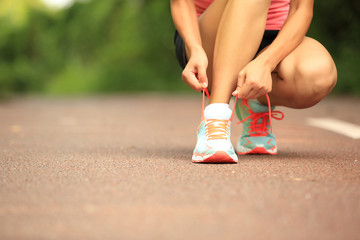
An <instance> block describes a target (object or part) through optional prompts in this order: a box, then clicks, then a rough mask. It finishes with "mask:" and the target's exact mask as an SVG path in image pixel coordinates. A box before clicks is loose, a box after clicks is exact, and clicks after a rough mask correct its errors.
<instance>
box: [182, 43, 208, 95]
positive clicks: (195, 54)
mask: <svg viewBox="0 0 360 240" xmlns="http://www.w3.org/2000/svg"><path fill="white" fill-rule="evenodd" d="M207 67H208V58H207V56H206V53H205V51H204V49H203V48H199V49H197V50H195V51H191V53H190V58H189V61H188V63H187V65H186V67H185V69H184V71H183V72H182V80H183V81H184V82H185V83H186V84H187V85H189V86H190V87H191V88H192V89H194V90H195V91H199V92H200V91H201V90H203V89H204V88H207V86H208V79H207V75H206V69H207Z"/></svg>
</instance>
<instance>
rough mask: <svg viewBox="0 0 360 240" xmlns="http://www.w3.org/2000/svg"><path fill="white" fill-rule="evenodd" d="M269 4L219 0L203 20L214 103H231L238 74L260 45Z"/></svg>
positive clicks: (239, 0) (268, 2)
mask: <svg viewBox="0 0 360 240" xmlns="http://www.w3.org/2000/svg"><path fill="white" fill-rule="evenodd" d="M269 4H270V1H269V0H266V1H264V0H253V1H248V0H215V1H214V2H213V3H212V4H211V6H210V7H209V8H208V9H207V10H206V11H205V13H204V14H203V15H202V16H201V17H200V20H199V24H200V33H201V37H202V41H203V47H204V49H205V51H206V53H207V55H208V59H209V67H208V71H207V73H208V78H209V89H210V90H211V99H210V103H228V102H229V100H230V98H231V93H232V92H233V91H234V89H235V86H236V82H237V76H238V73H239V72H240V70H241V69H242V68H243V67H244V66H245V65H246V64H247V63H249V62H250V61H251V60H252V58H253V57H254V55H255V53H256V51H257V49H258V47H259V45H260V42H261V39H262V36H263V33H264V29H265V23H266V16H267V11H268V8H269Z"/></svg>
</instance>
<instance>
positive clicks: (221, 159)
mask: <svg viewBox="0 0 360 240" xmlns="http://www.w3.org/2000/svg"><path fill="white" fill-rule="evenodd" d="M192 161H193V162H194V163H237V161H236V160H234V159H232V158H231V157H230V156H229V155H228V154H227V153H226V152H223V151H218V152H216V153H214V154H213V155H211V156H210V157H208V158H205V159H202V160H192Z"/></svg>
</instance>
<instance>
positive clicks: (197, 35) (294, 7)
mask: <svg viewBox="0 0 360 240" xmlns="http://www.w3.org/2000/svg"><path fill="white" fill-rule="evenodd" d="M313 4H314V0H291V1H290V0H171V12H172V16H173V20H174V24H175V27H176V29H177V32H176V35H175V45H176V52H177V57H178V60H179V62H180V64H181V65H182V67H183V68H184V71H183V73H182V78H183V80H184V81H185V82H186V83H187V84H188V85H189V86H190V87H191V88H193V89H194V90H197V91H202V90H204V91H203V92H206V90H209V92H211V96H210V104H209V105H208V106H206V108H205V109H204V111H203V119H202V121H201V123H200V126H199V129H198V140H197V144H196V147H195V149H194V153H193V157H192V159H193V162H237V155H236V154H235V151H234V149H233V146H232V144H231V142H230V123H231V120H232V115H233V113H232V112H233V111H232V110H231V109H230V108H229V101H230V98H231V96H232V95H233V96H236V97H238V98H239V99H242V101H238V105H237V106H236V112H237V114H238V117H239V118H240V120H242V122H243V123H244V126H243V127H244V129H243V133H242V136H241V137H240V138H239V141H238V143H237V145H236V151H237V153H238V154H276V153H277V147H276V142H275V137H274V135H273V134H272V133H271V126H269V125H270V123H271V117H275V118H278V119H281V118H282V116H280V117H276V113H274V112H273V113H268V108H267V104H268V101H267V97H270V99H269V100H271V104H272V107H271V109H273V108H274V106H285V107H290V108H307V107H311V106H313V105H315V104H316V103H318V102H319V101H320V100H321V99H323V98H324V97H325V96H327V95H328V94H329V93H330V91H331V90H332V88H333V87H334V86H335V84H336V80H337V72H336V67H335V64H334V61H333V60H332V58H331V56H330V54H329V53H328V51H327V50H326V49H325V48H324V47H323V46H322V45H321V44H320V43H319V42H317V41H316V40H314V39H312V38H309V37H306V36H305V34H306V32H307V30H308V28H309V26H310V22H311V19H312V15H313ZM267 94H268V95H267ZM269 105H270V104H269ZM269 112H270V110H269ZM277 114H278V115H279V114H280V115H281V114H282V113H280V112H277Z"/></svg>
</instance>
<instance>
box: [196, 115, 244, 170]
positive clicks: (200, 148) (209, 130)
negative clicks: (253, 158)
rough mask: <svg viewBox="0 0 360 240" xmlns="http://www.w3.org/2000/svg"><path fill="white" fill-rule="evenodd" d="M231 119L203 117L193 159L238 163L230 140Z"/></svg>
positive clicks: (208, 161) (203, 161)
mask: <svg viewBox="0 0 360 240" xmlns="http://www.w3.org/2000/svg"><path fill="white" fill-rule="evenodd" d="M230 124H231V121H230V120H219V119H203V120H202V121H201V123H200V125H199V128H198V132H197V143H196V146H195V149H194V152H193V156H192V161H193V162H195V163H237V161H238V158H237V155H236V153H235V150H234V147H233V145H232V144H231V141H230Z"/></svg>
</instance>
